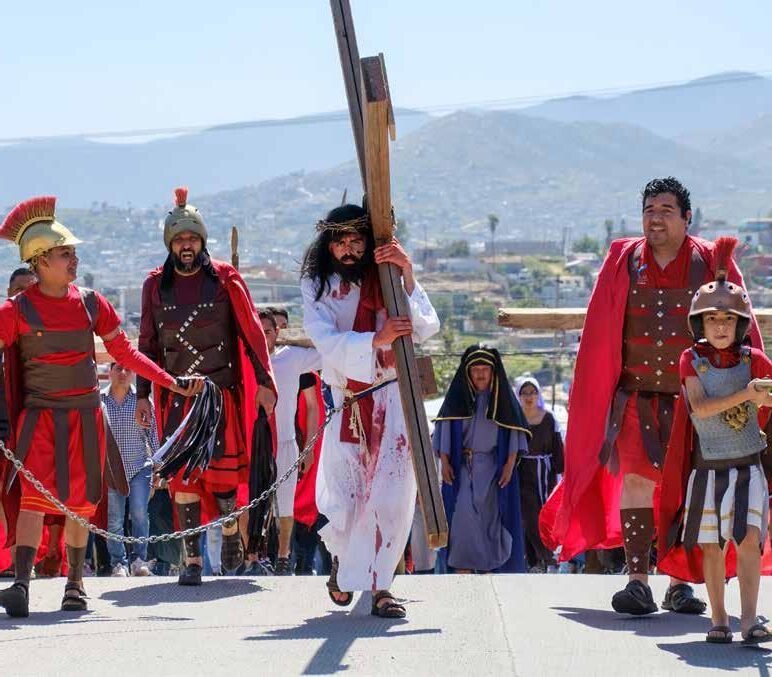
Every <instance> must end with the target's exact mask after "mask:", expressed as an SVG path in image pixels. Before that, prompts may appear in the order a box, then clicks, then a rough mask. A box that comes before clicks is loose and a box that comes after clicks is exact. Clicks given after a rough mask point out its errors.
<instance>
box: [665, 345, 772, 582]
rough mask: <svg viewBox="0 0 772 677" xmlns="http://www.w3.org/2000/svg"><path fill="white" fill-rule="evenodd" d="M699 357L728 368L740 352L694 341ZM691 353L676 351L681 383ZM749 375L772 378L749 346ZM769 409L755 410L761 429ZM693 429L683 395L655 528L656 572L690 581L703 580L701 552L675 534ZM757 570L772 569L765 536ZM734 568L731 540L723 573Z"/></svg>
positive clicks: (769, 366)
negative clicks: (657, 569)
mask: <svg viewBox="0 0 772 677" xmlns="http://www.w3.org/2000/svg"><path fill="white" fill-rule="evenodd" d="M695 349H696V350H697V352H698V354H699V355H700V356H701V357H707V358H708V359H709V360H710V361H711V363H712V364H713V365H714V366H716V367H718V368H720V369H728V368H730V367H733V366H735V365H736V364H738V362H739V361H740V355H739V353H738V351H737V349H736V348H728V349H726V350H716V349H715V348H713V347H711V346H706V345H697V346H695ZM693 360H694V355H693V354H692V351H691V349H689V350H685V351H684V352H683V354H682V355H681V363H680V376H681V382H682V383H684V384H685V382H686V379H687V377H689V376H697V372H695V370H694V367H693V366H692V361H693ZM751 377H752V378H770V377H772V361H770V360H769V358H768V357H767V356H766V355H765V354H764V353H763V352H762V351H761V350H758V349H756V348H751ZM769 415H770V411H769V409H766V408H764V409H760V410H759V425H760V426H761V428H762V430H763V429H764V426H765V425H766V422H767V420H768V418H769ZM693 434H694V428H693V427H692V424H691V419H690V418H689V412H688V411H687V409H686V406H685V402H684V398H679V399H678V401H677V402H676V408H675V416H674V420H673V431H672V434H671V437H670V445H669V446H668V450H667V455H666V456H665V467H664V471H663V480H662V486H661V489H660V497H659V498H660V500H659V506H660V508H659V513H658V515H657V524H658V533H659V534H661V536H660V538H659V539H658V541H657V554H658V557H657V567H658V568H659V570H660V571H663V572H664V573H667V574H670V575H672V576H677V577H678V578H681V579H683V580H687V581H692V582H694V583H702V582H703V580H704V575H703V571H702V551H701V550H700V548H699V547H698V546H695V547H694V548H692V549H691V550H690V551H688V552H687V551H686V550H685V549H684V547H683V546H682V545H676V543H678V542H680V539H678V540H677V536H678V535H679V534H680V530H681V527H682V516H683V508H684V502H685V501H686V489H687V485H688V482H689V475H690V474H691V471H692V439H693ZM761 569H762V574H765V575H769V574H772V550H771V549H770V544H769V536H767V539H766V541H765V546H764V553H763V556H762V562H761ZM736 570H737V554H736V552H735V547H734V543H732V542H730V543H729V544H728V547H727V552H726V575H727V577H732V576H734V575H735V574H736Z"/></svg>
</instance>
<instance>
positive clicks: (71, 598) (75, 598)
mask: <svg viewBox="0 0 772 677" xmlns="http://www.w3.org/2000/svg"><path fill="white" fill-rule="evenodd" d="M68 593H69V594H68ZM72 593H75V594H72ZM86 599H88V596H87V595H86V591H85V590H84V589H83V586H81V585H80V583H74V582H72V581H69V582H68V583H67V584H66V585H65V586H64V597H63V598H62V611H86V609H88V604H87V603H86Z"/></svg>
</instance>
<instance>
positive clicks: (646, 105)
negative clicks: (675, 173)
mask: <svg viewBox="0 0 772 677" xmlns="http://www.w3.org/2000/svg"><path fill="white" fill-rule="evenodd" d="M523 112H525V113H527V114H529V115H534V116H538V117H542V118H549V119H551V120H558V121H562V122H577V121H589V120H592V121H594V122H619V123H626V124H631V125H638V126H640V127H644V128H645V129H648V130H649V131H651V132H654V133H655V134H659V135H660V136H666V137H669V138H676V137H679V136H682V135H684V134H693V133H696V132H705V131H722V130H724V131H725V130H730V129H733V128H735V127H738V126H741V125H745V124H748V123H750V122H752V121H753V120H755V119H756V118H757V117H758V116H759V115H762V114H764V113H772V80H770V79H768V78H764V77H761V76H759V75H755V74H753V73H743V72H732V73H719V74H717V75H711V76H709V77H705V78H699V79H697V80H692V81H691V82H687V83H684V84H680V85H672V86H667V87H655V88H651V89H643V90H639V91H635V92H630V93H627V94H622V95H620V96H614V97H608V98H595V97H568V98H564V99H555V100H552V101H547V102H545V103H543V104H540V105H537V106H532V107H530V108H527V109H525V110H524V111H523Z"/></svg>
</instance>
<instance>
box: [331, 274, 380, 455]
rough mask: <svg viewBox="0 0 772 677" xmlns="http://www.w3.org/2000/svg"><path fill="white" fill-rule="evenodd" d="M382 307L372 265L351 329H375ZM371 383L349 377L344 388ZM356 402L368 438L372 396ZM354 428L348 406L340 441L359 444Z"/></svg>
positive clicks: (359, 389) (357, 389)
mask: <svg viewBox="0 0 772 677" xmlns="http://www.w3.org/2000/svg"><path fill="white" fill-rule="evenodd" d="M382 308H385V306H384V303H383V294H382V293H381V283H380V281H379V280H378V271H377V269H376V268H375V266H373V267H371V268H370V269H369V270H368V271H367V272H366V273H365V277H364V279H363V280H362V286H361V287H360V292H359V305H358V306H357V313H356V315H355V316H354V326H353V327H352V329H353V330H354V331H357V332H367V331H375V318H376V315H377V313H378V311H379V310H381V309H382ZM371 385H372V383H362V382H361V381H355V380H354V379H351V378H350V379H348V380H347V381H346V389H347V390H350V391H352V392H354V393H359V392H362V391H363V390H365V389H367V388H369V387H370V386H371ZM357 404H358V405H359V413H360V417H361V420H362V427H363V428H364V432H365V438H366V439H367V440H369V439H370V431H371V428H372V422H373V396H372V395H365V396H364V397H362V398H361V399H359V400H358V401H357ZM356 430H357V426H356V424H355V421H354V419H353V411H352V408H351V407H349V408H348V409H346V410H345V411H344V412H343V421H342V423H341V426H340V441H341V442H349V443H352V444H359V443H360V441H361V440H360V439H359V437H358V435H357V433H356V432H355V431H356Z"/></svg>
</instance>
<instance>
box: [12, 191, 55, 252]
mask: <svg viewBox="0 0 772 677" xmlns="http://www.w3.org/2000/svg"><path fill="white" fill-rule="evenodd" d="M55 211H56V198H55V197H54V196H53V195H42V196H40V197H33V198H30V199H29V200H25V201H24V202H20V203H19V204H18V205H16V206H15V207H14V208H13V209H12V210H11V211H10V212H9V214H8V216H6V217H5V221H3V225H2V226H0V237H1V238H3V239H5V240H11V241H13V242H18V239H19V238H20V237H21V235H22V234H23V232H24V230H26V229H27V226H30V225H32V224H33V223H35V222H36V221H53V220H54V218H55V217H54V214H55Z"/></svg>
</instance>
